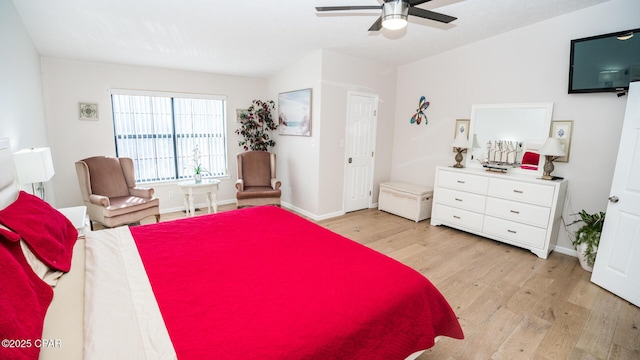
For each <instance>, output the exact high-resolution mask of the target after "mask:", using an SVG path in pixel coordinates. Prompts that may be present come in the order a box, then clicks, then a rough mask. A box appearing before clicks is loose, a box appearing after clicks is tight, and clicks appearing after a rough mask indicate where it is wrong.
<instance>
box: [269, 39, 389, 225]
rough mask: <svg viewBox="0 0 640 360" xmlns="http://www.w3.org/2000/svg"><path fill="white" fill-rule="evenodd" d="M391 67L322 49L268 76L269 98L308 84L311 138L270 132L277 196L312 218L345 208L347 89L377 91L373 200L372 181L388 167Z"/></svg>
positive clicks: (383, 177) (382, 176) (383, 175)
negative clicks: (342, 144)
mask: <svg viewBox="0 0 640 360" xmlns="http://www.w3.org/2000/svg"><path fill="white" fill-rule="evenodd" d="M395 79H396V72H395V67H393V66H389V65H384V64H380V63H377V62H374V61H370V60H365V59H360V58H357V57H353V56H348V55H343V54H339V53H336V52H333V51H328V50H322V51H317V52H314V53H313V54H311V55H309V56H308V57H306V58H305V59H303V60H301V61H299V62H297V63H295V64H293V65H290V66H288V67H286V68H285V69H283V70H282V71H280V72H279V73H278V74H276V75H274V76H273V77H271V78H270V79H269V85H268V87H269V90H268V93H269V94H270V96H269V99H273V100H275V101H277V99H278V93H281V92H287V91H293V90H299V89H305V88H312V89H313V91H312V101H313V103H312V106H311V109H312V120H311V123H312V130H311V136H310V137H300V136H279V135H276V136H275V140H276V144H277V145H276V148H275V149H274V150H275V151H276V152H277V155H278V178H279V179H280V180H282V190H283V191H282V201H283V202H284V203H286V204H287V205H288V206H290V207H292V208H294V209H296V210H298V211H300V212H302V213H304V214H306V215H308V216H310V217H312V218H315V219H323V218H328V217H332V216H336V215H340V214H342V213H344V166H345V163H344V161H345V153H344V148H342V147H340V142H341V141H344V140H345V137H346V124H347V119H346V117H347V92H348V91H357V92H363V93H370V94H377V95H379V96H380V104H379V108H378V111H379V115H378V127H377V148H376V150H377V154H378V155H376V163H375V174H374V182H375V184H374V185H375V191H374V201H377V185H378V184H379V183H380V182H381V181H384V180H388V177H389V170H390V167H391V152H390V149H391V142H392V139H393V121H392V119H393V112H394V101H395V99H394V97H395Z"/></svg>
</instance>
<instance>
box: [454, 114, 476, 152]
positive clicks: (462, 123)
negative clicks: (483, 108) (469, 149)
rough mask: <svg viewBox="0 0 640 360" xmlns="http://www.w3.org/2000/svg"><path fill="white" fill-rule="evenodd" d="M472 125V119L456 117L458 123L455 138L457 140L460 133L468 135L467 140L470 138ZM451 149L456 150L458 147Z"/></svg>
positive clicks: (455, 128)
mask: <svg viewBox="0 0 640 360" xmlns="http://www.w3.org/2000/svg"><path fill="white" fill-rule="evenodd" d="M470 125H471V119H456V125H455V127H454V128H453V140H455V139H456V137H458V135H459V134H465V135H467V140H469V126H470ZM451 151H452V152H456V149H455V148H452V149H451Z"/></svg>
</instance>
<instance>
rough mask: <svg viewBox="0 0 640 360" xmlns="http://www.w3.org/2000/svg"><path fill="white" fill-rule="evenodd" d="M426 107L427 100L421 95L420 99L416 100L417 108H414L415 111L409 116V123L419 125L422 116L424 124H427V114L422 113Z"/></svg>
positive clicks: (427, 105) (427, 104)
mask: <svg viewBox="0 0 640 360" xmlns="http://www.w3.org/2000/svg"><path fill="white" fill-rule="evenodd" d="M428 107H429V102H428V101H426V99H425V97H424V96H421V97H420V101H419V102H418V108H417V109H416V113H415V114H414V115H413V116H412V117H411V120H410V121H409V122H410V123H411V124H413V123H416V124H418V125H420V123H421V122H422V118H423V117H424V124H425V125H426V124H428V123H429V121H428V120H427V114H425V113H424V112H425V111H426V110H427V108H428Z"/></svg>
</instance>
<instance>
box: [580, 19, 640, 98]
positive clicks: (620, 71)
mask: <svg viewBox="0 0 640 360" xmlns="http://www.w3.org/2000/svg"><path fill="white" fill-rule="evenodd" d="M638 80H640V29H633V30H626V31H619V32H615V33H610V34H604V35H597V36H591V37H586V38H582V39H575V40H571V60H570V64H569V94H574V93H591V92H617V93H624V92H626V91H627V90H628V89H629V83H630V82H631V81H638Z"/></svg>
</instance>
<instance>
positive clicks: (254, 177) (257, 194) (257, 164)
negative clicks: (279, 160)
mask: <svg viewBox="0 0 640 360" xmlns="http://www.w3.org/2000/svg"><path fill="white" fill-rule="evenodd" d="M236 158H237V160H238V180H237V181H236V189H237V190H238V191H237V192H236V205H237V207H238V208H241V207H244V206H259V205H276V206H280V196H281V191H280V185H281V182H280V180H278V179H276V154H273V153H270V152H267V151H247V152H243V153H240V154H238V155H237V156H236Z"/></svg>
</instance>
